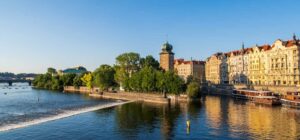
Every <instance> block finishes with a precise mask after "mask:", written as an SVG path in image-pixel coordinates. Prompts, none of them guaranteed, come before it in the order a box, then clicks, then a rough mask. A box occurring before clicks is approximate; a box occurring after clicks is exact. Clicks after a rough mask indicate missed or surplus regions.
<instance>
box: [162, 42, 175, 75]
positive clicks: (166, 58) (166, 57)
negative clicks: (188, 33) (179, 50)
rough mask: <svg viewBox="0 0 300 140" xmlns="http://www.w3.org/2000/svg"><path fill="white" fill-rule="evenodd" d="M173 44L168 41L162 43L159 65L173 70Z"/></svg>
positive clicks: (166, 69) (164, 68) (167, 69)
mask: <svg viewBox="0 0 300 140" xmlns="http://www.w3.org/2000/svg"><path fill="white" fill-rule="evenodd" d="M172 49H173V46H172V45H171V44H169V43H168V42H166V43H164V44H163V45H162V47H161V50H162V51H161V53H160V54H159V55H160V67H161V68H162V69H163V70H165V71H169V70H174V53H173V52H172Z"/></svg>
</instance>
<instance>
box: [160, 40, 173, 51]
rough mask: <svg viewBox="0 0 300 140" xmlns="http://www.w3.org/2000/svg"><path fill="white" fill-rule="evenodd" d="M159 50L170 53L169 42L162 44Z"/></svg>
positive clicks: (171, 47)
mask: <svg viewBox="0 0 300 140" xmlns="http://www.w3.org/2000/svg"><path fill="white" fill-rule="evenodd" d="M161 49H162V50H163V51H168V52H169V51H172V49H173V46H172V45H171V44H169V42H166V43H164V44H163V45H162V46H161Z"/></svg>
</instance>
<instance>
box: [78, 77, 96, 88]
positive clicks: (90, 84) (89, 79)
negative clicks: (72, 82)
mask: <svg viewBox="0 0 300 140" xmlns="http://www.w3.org/2000/svg"><path fill="white" fill-rule="evenodd" d="M81 81H82V83H83V85H85V86H86V87H88V88H89V89H92V87H93V76H92V74H91V73H86V74H84V75H83V77H82V78H81Z"/></svg>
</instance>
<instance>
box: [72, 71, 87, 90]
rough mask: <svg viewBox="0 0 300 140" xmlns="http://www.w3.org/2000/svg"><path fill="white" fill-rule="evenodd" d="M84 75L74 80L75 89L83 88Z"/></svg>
mask: <svg viewBox="0 0 300 140" xmlns="http://www.w3.org/2000/svg"><path fill="white" fill-rule="evenodd" d="M83 75H84V74H80V75H77V76H76V77H75V78H74V80H73V86H74V87H75V88H79V87H80V86H83V83H82V81H81V78H82V77H83Z"/></svg>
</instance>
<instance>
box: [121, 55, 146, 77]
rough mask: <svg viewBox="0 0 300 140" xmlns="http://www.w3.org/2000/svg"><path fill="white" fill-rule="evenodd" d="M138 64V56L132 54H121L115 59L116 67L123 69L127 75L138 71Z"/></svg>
mask: <svg viewBox="0 0 300 140" xmlns="http://www.w3.org/2000/svg"><path fill="white" fill-rule="evenodd" d="M139 62H140V55H139V54H138V53H134V52H130V53H123V54H121V55H119V56H118V57H117V58H116V65H117V66H119V67H120V68H121V69H124V70H125V72H126V73H129V75H131V74H132V73H133V72H136V71H138V70H139Z"/></svg>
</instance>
